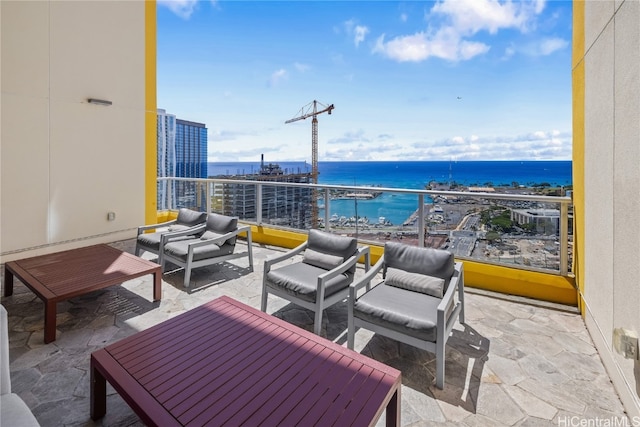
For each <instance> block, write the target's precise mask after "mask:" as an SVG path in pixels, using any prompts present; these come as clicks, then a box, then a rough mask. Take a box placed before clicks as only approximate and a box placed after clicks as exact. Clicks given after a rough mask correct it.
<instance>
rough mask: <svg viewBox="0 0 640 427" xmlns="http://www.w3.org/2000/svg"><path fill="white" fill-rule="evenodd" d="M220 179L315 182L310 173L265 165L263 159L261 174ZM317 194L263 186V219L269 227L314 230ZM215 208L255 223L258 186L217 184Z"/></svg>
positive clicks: (263, 181) (308, 189)
mask: <svg viewBox="0 0 640 427" xmlns="http://www.w3.org/2000/svg"><path fill="white" fill-rule="evenodd" d="M216 178H228V179H242V180H246V181H259V182H261V183H267V182H278V183H283V182H284V183H299V184H310V183H312V182H313V181H312V175H311V173H310V172H301V171H297V172H296V171H289V170H286V169H284V170H283V169H282V168H281V167H280V165H279V164H277V163H268V164H265V163H264V156H263V157H262V159H261V163H260V170H259V171H258V172H257V173H251V174H244V175H224V176H217V177H216ZM313 193H314V191H313V190H312V189H310V188H299V187H283V186H270V185H263V191H262V208H261V209H262V219H263V221H265V222H267V223H268V224H272V225H281V226H287V227H293V228H298V229H309V228H312V224H311V221H312V218H311V203H312V201H313ZM213 200H214V202H213V205H212V208H213V210H215V211H216V212H221V213H224V214H225V215H230V216H237V217H238V218H241V219H245V220H249V221H255V220H256V212H257V209H258V208H257V207H256V203H257V198H256V186H255V185H254V184H235V183H225V184H221V185H216V186H215V187H214V190H213Z"/></svg>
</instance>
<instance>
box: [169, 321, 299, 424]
mask: <svg viewBox="0 0 640 427" xmlns="http://www.w3.org/2000/svg"><path fill="white" fill-rule="evenodd" d="M271 333H273V334H275V336H273V335H271ZM278 335H283V337H284V336H291V335H292V334H291V333H290V331H285V330H281V329H277V328H275V327H273V325H270V326H269V327H267V328H266V329H265V330H264V333H262V334H260V336H259V337H258V338H257V339H256V340H255V341H254V342H251V343H250V344H249V345H248V346H244V347H238V348H239V349H240V351H241V352H240V353H238V354H237V355H234V356H233V357H230V358H229V359H228V360H224V361H220V366H219V367H218V368H217V369H216V370H213V371H208V372H205V373H203V376H202V378H201V379H200V380H199V381H197V382H196V383H194V384H193V387H192V390H193V391H196V390H197V392H194V393H193V394H192V395H193V396H194V398H195V396H202V395H205V396H210V397H211V398H212V399H215V400H219V399H220V401H221V402H223V401H227V402H230V401H231V400H230V399H229V395H230V393H231V392H232V391H233V389H234V388H235V387H237V386H238V384H240V383H241V382H242V381H243V380H244V379H246V378H247V377H249V376H250V375H251V374H252V373H254V372H256V371H258V370H259V369H260V368H262V367H263V366H265V365H266V364H268V363H269V361H270V360H271V359H273V358H274V357H277V355H278V352H279V351H280V348H278V345H277V344H278V340H277V337H278ZM274 338H276V339H274ZM238 360H241V361H242V362H241V363H238ZM239 368H241V369H239ZM176 403H177V402H176ZM203 404H204V405H206V402H202V400H200V401H199V402H197V403H195V402H188V401H186V400H183V401H182V402H180V403H179V404H178V405H175V406H174V405H173V402H167V403H165V406H166V407H168V408H171V409H172V410H173V411H175V413H176V414H180V415H179V416H178V418H179V419H180V420H181V421H182V422H185V423H186V422H188V421H189V420H190V418H192V417H195V416H197V415H198V414H199V413H200V412H201V411H200V410H199V409H198V408H200V407H201V406H202V405H203ZM221 406H226V404H221ZM187 412H189V413H190V415H185V414H186V413H187Z"/></svg>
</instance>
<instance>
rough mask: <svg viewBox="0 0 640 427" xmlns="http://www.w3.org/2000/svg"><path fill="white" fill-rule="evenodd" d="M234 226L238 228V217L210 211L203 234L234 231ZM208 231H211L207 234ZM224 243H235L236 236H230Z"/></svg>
mask: <svg viewBox="0 0 640 427" xmlns="http://www.w3.org/2000/svg"><path fill="white" fill-rule="evenodd" d="M236 228H238V218H236V217H231V216H226V215H220V214H217V213H210V214H209V215H207V231H205V233H204V234H203V236H205V235H207V236H208V235H220V234H225V233H229V232H230V231H234V230H235V229H236ZM210 231H211V232H213V233H209V234H207V233H208V232H210ZM225 243H227V244H229V245H235V244H236V237H235V236H234V237H232V238H231V239H229V240H227V241H226V242H225Z"/></svg>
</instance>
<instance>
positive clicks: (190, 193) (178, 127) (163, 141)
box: [157, 109, 208, 210]
mask: <svg viewBox="0 0 640 427" xmlns="http://www.w3.org/2000/svg"><path fill="white" fill-rule="evenodd" d="M157 123H158V163H157V164H158V177H181V178H206V177H207V148H208V147H207V146H208V140H207V127H206V125H204V124H202V123H195V122H190V121H187V120H181V119H178V118H176V116H175V115H173V114H167V112H166V111H165V110H161V109H159V110H158V122H157ZM198 199H199V198H198V197H197V191H196V186H195V185H194V184H193V183H188V182H177V183H176V182H174V183H172V185H171V186H170V187H169V185H168V183H167V182H166V181H162V182H159V183H158V210H164V209H169V208H172V207H193V208H195V207H198V202H197V200H198Z"/></svg>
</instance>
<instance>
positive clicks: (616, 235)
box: [584, 0, 640, 416]
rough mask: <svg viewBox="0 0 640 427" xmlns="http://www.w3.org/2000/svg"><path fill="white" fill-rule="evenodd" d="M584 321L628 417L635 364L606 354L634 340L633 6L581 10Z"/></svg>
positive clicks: (637, 113) (639, 186) (638, 99)
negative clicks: (622, 334)
mask: <svg viewBox="0 0 640 427" xmlns="http://www.w3.org/2000/svg"><path fill="white" fill-rule="evenodd" d="M584 61H585V82H584V83H585V122H584V124H585V165H584V170H585V236H584V239H585V240H584V241H585V257H584V261H585V267H584V269H585V277H584V299H585V302H586V304H587V310H586V313H585V321H586V323H587V327H588V328H589V331H590V333H591V336H592V337H593V339H594V342H595V343H596V346H597V347H598V352H599V354H600V356H601V358H602V359H603V361H604V363H605V366H606V367H607V370H608V371H609V373H610V376H611V379H612V380H613V382H614V384H615V386H616V388H617V389H618V392H619V393H620V397H621V399H622V400H623V403H624V404H625V407H626V408H627V411H628V412H629V415H630V416H640V400H639V399H638V390H640V385H639V384H640V364H639V362H637V361H635V362H634V361H633V360H630V359H624V358H623V357H622V356H621V355H620V354H618V353H617V352H616V351H615V349H614V348H613V330H614V328H621V327H623V328H627V329H630V330H632V331H635V332H636V333H640V272H639V269H638V262H639V260H640V222H639V221H640V2H638V1H637V0H626V1H618V0H616V1H613V0H612V1H587V2H585V57H584Z"/></svg>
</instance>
